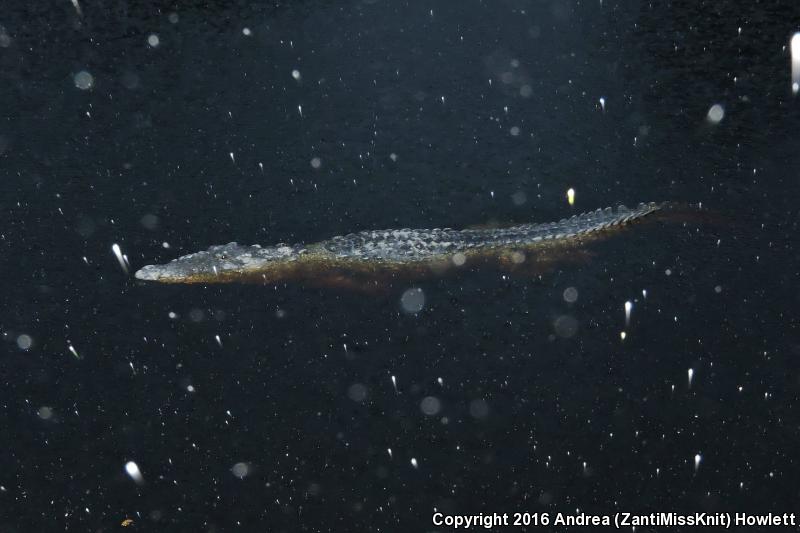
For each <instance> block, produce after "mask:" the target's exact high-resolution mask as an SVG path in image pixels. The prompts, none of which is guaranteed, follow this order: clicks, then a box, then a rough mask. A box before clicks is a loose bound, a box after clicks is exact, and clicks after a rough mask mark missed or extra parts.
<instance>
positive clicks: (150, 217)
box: [139, 213, 158, 231]
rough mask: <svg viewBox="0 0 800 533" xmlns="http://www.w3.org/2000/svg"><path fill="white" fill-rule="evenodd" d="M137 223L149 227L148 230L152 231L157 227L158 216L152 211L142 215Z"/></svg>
mask: <svg viewBox="0 0 800 533" xmlns="http://www.w3.org/2000/svg"><path fill="white" fill-rule="evenodd" d="M139 223H140V224H141V225H142V226H143V227H144V228H145V229H149V230H150V231H152V230H154V229H156V228H157V227H158V216H157V215H154V214H152V213H148V214H146V215H144V216H143V217H142V219H141V220H140V221H139Z"/></svg>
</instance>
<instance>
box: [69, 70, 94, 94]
mask: <svg viewBox="0 0 800 533" xmlns="http://www.w3.org/2000/svg"><path fill="white" fill-rule="evenodd" d="M72 81H73V82H74V83H75V87H77V88H78V89H80V90H82V91H88V90H89V89H91V88H92V87H94V77H93V76H92V75H91V74H90V73H88V72H87V71H85V70H82V71H80V72H78V73H77V74H75V76H74V77H73V78H72Z"/></svg>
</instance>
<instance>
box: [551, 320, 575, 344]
mask: <svg viewBox="0 0 800 533" xmlns="http://www.w3.org/2000/svg"><path fill="white" fill-rule="evenodd" d="M553 328H554V329H555V330H556V335H558V336H559V337H561V338H562V339H568V338H570V337H573V336H575V334H576V333H577V332H578V321H577V320H575V318H573V317H571V316H569V315H561V316H560V317H558V318H556V320H555V322H553Z"/></svg>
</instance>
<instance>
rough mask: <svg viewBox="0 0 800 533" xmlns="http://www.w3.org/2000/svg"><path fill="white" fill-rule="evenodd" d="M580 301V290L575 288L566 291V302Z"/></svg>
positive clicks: (568, 288)
mask: <svg viewBox="0 0 800 533" xmlns="http://www.w3.org/2000/svg"><path fill="white" fill-rule="evenodd" d="M577 300H578V289H576V288H575V287H567V288H566V289H564V301H565V302H567V303H571V304H572V303H575V302H576V301H577Z"/></svg>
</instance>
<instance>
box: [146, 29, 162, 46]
mask: <svg viewBox="0 0 800 533" xmlns="http://www.w3.org/2000/svg"><path fill="white" fill-rule="evenodd" d="M147 44H149V45H150V46H152V47H153V48H156V47H157V46H158V45H159V44H161V40H160V39H159V38H158V35H156V34H155V33H151V34H150V35H149V36H148V37H147Z"/></svg>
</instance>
